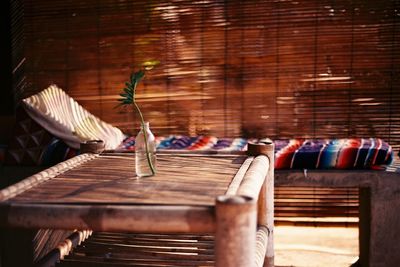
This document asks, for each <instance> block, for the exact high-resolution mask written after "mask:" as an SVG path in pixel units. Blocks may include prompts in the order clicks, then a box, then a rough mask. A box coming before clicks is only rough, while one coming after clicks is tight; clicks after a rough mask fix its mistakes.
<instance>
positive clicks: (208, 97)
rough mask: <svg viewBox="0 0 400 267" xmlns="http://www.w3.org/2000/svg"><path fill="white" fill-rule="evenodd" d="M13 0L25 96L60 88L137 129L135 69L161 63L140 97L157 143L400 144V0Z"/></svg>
mask: <svg viewBox="0 0 400 267" xmlns="http://www.w3.org/2000/svg"><path fill="white" fill-rule="evenodd" d="M13 2H15V3H14V6H15V8H14V11H15V12H14V13H12V15H13V16H14V17H13V20H14V22H15V23H14V24H13V30H14V31H13V32H14V40H13V48H14V49H15V50H16V52H14V69H15V73H16V75H17V74H20V73H21V72H18V71H19V70H21V69H23V72H22V73H23V75H19V76H18V75H17V76H16V80H15V90H16V92H19V93H21V97H22V96H27V95H30V94H32V93H34V92H37V91H39V90H41V89H43V88H45V87H47V86H48V85H49V84H51V83H56V84H58V85H59V86H60V87H62V88H63V89H65V90H66V91H67V93H68V94H70V95H71V96H72V97H74V98H75V99H77V100H78V101H79V102H80V103H81V104H83V105H84V106H85V107H86V108H88V109H89V110H90V111H91V112H93V113H94V114H95V115H97V116H99V117H100V118H102V119H104V120H105V121H107V122H110V123H112V124H114V125H115V126H118V127H120V128H122V129H123V130H124V131H125V132H136V129H135V125H137V124H138V119H137V118H135V116H134V115H133V112H126V111H125V110H119V109H114V107H115V106H116V103H117V102H116V99H117V98H118V93H119V92H120V91H121V89H122V87H123V85H124V82H125V81H126V80H127V79H128V77H129V74H130V72H131V71H132V70H133V69H134V68H135V67H136V66H138V65H139V64H140V63H141V62H143V61H145V60H149V59H156V60H159V61H160V62H161V64H160V66H158V67H157V68H156V69H155V70H153V71H152V72H150V73H149V75H148V76H147V78H146V79H145V81H144V83H143V84H142V85H140V87H139V88H138V102H139V104H140V106H141V107H142V109H143V111H144V114H145V117H146V119H147V120H149V121H150V122H151V125H152V129H153V130H154V133H155V134H156V135H162V134H170V133H172V134H189V135H195V134H205V133H209V134H215V135H217V136H232V137H233V136H268V137H271V138H274V139H278V138H291V137H315V138H320V137H369V136H375V137H381V138H384V139H385V140H387V141H388V142H390V143H391V144H393V145H395V146H398V145H399V144H400V124H399V122H400V115H399V114H400V112H399V111H400V90H399V85H400V83H399V77H400V75H399V61H400V47H399V20H400V13H399V12H400V11H399V10H400V4H399V1H397V0H383V1H381V0H372V1H362V0H322V1H319V0H318V1H317V0H312V1H311V0H310V1H294V0H292V1H291V0H275V1H263V0H250V1H243V0H242V1H239V0H235V1H226V0H225V1H224V0H216V1H184V0H182V1H181V0H179V1H172V0H171V1H165V0H160V1H158V0H157V1H155V0H150V1H149V0H146V1H128V0H118V1H117V0H101V1H98V0H87V1H72V0H69V1H54V0H52V1H50V0H37V1H28V0H18V1H13ZM21 10H22V11H21ZM21 34H22V35H21ZM21 36H23V38H22V37H21ZM21 54H23V56H21ZM136 128H137V127H136Z"/></svg>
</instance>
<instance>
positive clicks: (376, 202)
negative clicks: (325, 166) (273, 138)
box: [275, 161, 400, 267]
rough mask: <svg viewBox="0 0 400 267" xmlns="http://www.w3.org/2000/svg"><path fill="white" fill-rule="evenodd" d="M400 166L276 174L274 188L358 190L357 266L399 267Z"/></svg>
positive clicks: (396, 162)
mask: <svg viewBox="0 0 400 267" xmlns="http://www.w3.org/2000/svg"><path fill="white" fill-rule="evenodd" d="M399 172H400V162H399V161H395V162H393V163H392V164H391V165H390V166H388V167H386V170H385V171H368V170H308V171H304V170H303V171H302V170H290V171H286V170H279V171H276V172H275V185H276V186H290V187H315V186H316V187H325V188H330V187H332V188H335V187H342V188H346V187H348V188H358V189H359V202H360V204H359V205H360V207H359V247H360V260H359V261H360V263H361V266H363V267H364V266H378V267H379V266H382V267H386V266H400V254H399V251H400V242H399V240H400V173H399Z"/></svg>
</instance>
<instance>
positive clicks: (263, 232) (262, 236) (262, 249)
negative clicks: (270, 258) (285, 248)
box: [255, 226, 269, 267]
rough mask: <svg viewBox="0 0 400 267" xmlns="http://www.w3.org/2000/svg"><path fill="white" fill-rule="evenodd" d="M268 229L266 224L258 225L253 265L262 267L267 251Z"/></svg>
mask: <svg viewBox="0 0 400 267" xmlns="http://www.w3.org/2000/svg"><path fill="white" fill-rule="evenodd" d="M268 236H269V231H268V228H267V227H266V226H259V227H258V230H257V237H256V257H255V266H257V267H262V266H263V264H264V261H265V254H266V252H267V246H268Z"/></svg>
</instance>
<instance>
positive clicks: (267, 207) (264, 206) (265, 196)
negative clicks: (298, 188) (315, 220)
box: [247, 141, 275, 267]
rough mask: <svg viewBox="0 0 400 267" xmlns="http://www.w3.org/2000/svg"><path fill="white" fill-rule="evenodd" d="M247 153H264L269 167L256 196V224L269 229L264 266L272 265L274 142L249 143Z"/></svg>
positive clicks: (255, 154) (254, 154)
mask: <svg viewBox="0 0 400 267" xmlns="http://www.w3.org/2000/svg"><path fill="white" fill-rule="evenodd" d="M247 154H249V155H251V156H258V155H266V156H267V157H268V159H269V168H268V172H267V176H266V178H265V180H264V184H263V186H262V188H261V191H260V194H259V196H258V225H259V226H265V227H267V229H268V231H269V235H268V245H267V251H266V254H265V260H264V267H271V266H274V254H275V253H274V171H275V170H274V166H275V158H274V157H275V152H274V143H273V142H272V141H271V142H261V143H249V144H248V151H247Z"/></svg>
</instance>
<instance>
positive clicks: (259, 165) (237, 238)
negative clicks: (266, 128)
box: [0, 144, 274, 267]
mask: <svg viewBox="0 0 400 267" xmlns="http://www.w3.org/2000/svg"><path fill="white" fill-rule="evenodd" d="M263 149H264V152H265V153H264V154H260V155H254V156H246V155H228V154H225V155H221V154H214V155H204V154H203V155H201V154H159V155H158V158H157V160H158V163H157V170H158V171H157V174H156V175H155V176H153V177H146V178H137V177H136V175H135V170H134V165H135V164H134V154H128V153H124V154H118V153H103V154H90V153H86V154H82V155H80V156H77V157H75V158H72V159H70V160H67V161H65V162H63V163H60V164H58V165H56V166H54V167H52V168H50V169H47V170H45V171H43V172H40V173H38V174H36V175H33V176H31V177H29V178H27V179H25V180H24V181H22V182H20V183H18V184H15V185H13V186H11V187H8V188H6V189H4V190H2V191H0V200H1V202H0V214H1V216H0V226H1V227H2V228H22V229H24V228H25V229H39V228H50V229H68V230H73V229H91V230H93V231H103V232H104V231H107V232H118V233H120V232H129V233H144V234H150V233H152V234H187V233H190V234H200V233H207V234H211V235H213V236H215V241H214V250H215V253H214V255H215V256H214V260H213V264H214V261H215V266H224V267H227V266H246V267H250V266H263V265H264V266H271V265H273V242H272V238H273V235H272V230H273V175H274V169H273V166H274V164H273V157H271V155H273V145H271V144H269V145H264V147H263ZM253 154H254V153H253ZM270 159H271V162H270ZM14 260H15V262H17V261H18V259H14ZM16 265H18V264H17V263H16ZM146 266H152V265H150V264H149V265H146ZM167 266H168V265H167Z"/></svg>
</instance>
